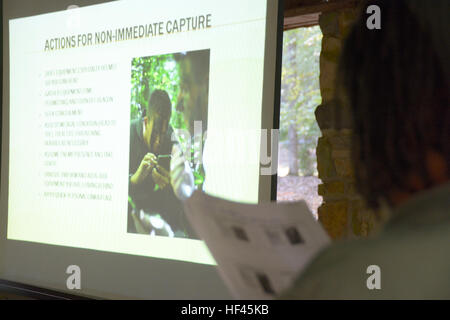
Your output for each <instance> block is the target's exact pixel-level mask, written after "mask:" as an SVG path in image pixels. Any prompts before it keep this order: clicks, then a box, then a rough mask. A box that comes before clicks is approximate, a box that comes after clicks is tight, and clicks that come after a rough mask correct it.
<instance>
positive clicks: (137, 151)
mask: <svg viewBox="0 0 450 320" xmlns="http://www.w3.org/2000/svg"><path fill="white" fill-rule="evenodd" d="M145 113H146V114H145V115H144V116H143V117H141V118H139V119H136V120H133V121H132V122H131V126H130V128H131V130H130V166H129V208H128V213H129V214H128V232H134V233H142V234H155V235H166V236H184V233H183V231H182V230H183V226H182V225H181V224H180V216H181V215H182V208H181V205H180V203H179V201H177V199H176V197H175V195H174V194H173V190H172V188H171V187H170V177H169V168H170V153H171V150H172V142H171V129H170V126H169V120H170V117H171V113H172V104H171V102H170V98H169V96H168V94H167V92H166V91H163V90H154V91H153V92H152V94H151V96H150V100H149V103H148V107H147V109H146V110H145Z"/></svg>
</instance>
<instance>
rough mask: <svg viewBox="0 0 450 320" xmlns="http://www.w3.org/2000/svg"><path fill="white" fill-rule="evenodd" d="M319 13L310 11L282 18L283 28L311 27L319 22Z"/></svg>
mask: <svg viewBox="0 0 450 320" xmlns="http://www.w3.org/2000/svg"><path fill="white" fill-rule="evenodd" d="M319 15H320V13H311V14H305V15H301V16H295V17H287V18H286V17H285V18H284V28H283V29H284V30H285V31H286V30H290V29H295V28H300V27H311V26H316V25H318V24H319Z"/></svg>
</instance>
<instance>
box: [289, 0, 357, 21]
mask: <svg viewBox="0 0 450 320" xmlns="http://www.w3.org/2000/svg"><path fill="white" fill-rule="evenodd" d="M358 2H359V1H358V0H342V1H336V2H328V3H327V2H323V3H318V4H313V5H308V6H306V5H305V6H299V7H296V8H290V9H286V10H284V17H285V18H289V17H295V16H301V15H305V14H311V13H319V12H328V11H335V10H340V9H345V8H352V7H356V6H357V5H358Z"/></svg>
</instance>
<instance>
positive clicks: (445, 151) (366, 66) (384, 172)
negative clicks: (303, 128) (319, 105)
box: [337, 0, 450, 208]
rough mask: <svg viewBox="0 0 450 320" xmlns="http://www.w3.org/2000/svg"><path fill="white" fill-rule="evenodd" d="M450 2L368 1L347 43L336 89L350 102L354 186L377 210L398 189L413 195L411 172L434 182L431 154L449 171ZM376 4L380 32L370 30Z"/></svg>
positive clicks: (438, 0)
mask: <svg viewBox="0 0 450 320" xmlns="http://www.w3.org/2000/svg"><path fill="white" fill-rule="evenodd" d="M449 3H450V1H448V0H433V1H429V0H428V1H427V0H395V1H394V0H379V1H367V2H366V3H364V5H363V6H362V8H363V12H362V14H361V15H360V17H359V18H358V19H357V21H356V23H355V24H354V26H353V28H352V29H351V31H350V33H349V36H348V38H347V39H346V42H345V44H344V47H343V51H342V55H341V60H340V64H339V70H338V77H337V81H338V83H337V85H338V86H339V88H338V90H337V91H342V92H343V95H344V96H345V97H346V99H348V103H349V105H350V110H351V115H352V122H353V132H354V138H353V143H352V145H353V147H352V149H353V150H352V158H353V164H354V167H355V174H356V182H357V186H358V189H359V191H360V192H361V193H362V195H363V196H364V198H365V199H366V201H367V202H368V205H369V206H370V207H372V208H377V207H378V206H379V200H380V198H384V199H387V200H388V201H389V198H388V192H390V190H393V189H394V188H395V189H398V190H409V185H408V184H407V183H406V177H407V176H408V174H410V173H411V172H414V173H416V174H418V175H419V176H420V178H421V179H422V180H423V182H424V183H425V184H426V185H427V186H431V185H432V181H431V180H430V177H429V175H428V173H427V170H426V167H425V165H426V160H425V151H426V150H433V151H435V152H438V153H439V154H441V155H443V157H444V158H445V160H446V162H447V164H448V166H447V168H450V160H449V159H450V143H449V142H450V136H449V127H450V126H449V124H450V112H449V91H448V85H449V81H448V76H449V57H450V52H449V41H448V32H449V30H450V28H449V23H448V16H447V15H448V13H449V12H450V10H449V9H450V8H449ZM373 4H374V5H378V6H379V7H380V9H381V29H379V30H377V29H374V30H369V29H368V28H367V26H366V20H367V18H368V17H369V15H368V14H366V8H367V7H368V6H369V5H373ZM341 89H343V90H341ZM411 191H412V190H411Z"/></svg>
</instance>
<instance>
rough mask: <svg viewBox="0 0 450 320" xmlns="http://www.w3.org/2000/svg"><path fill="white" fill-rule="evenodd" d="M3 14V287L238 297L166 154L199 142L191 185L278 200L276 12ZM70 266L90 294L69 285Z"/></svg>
mask: <svg viewBox="0 0 450 320" xmlns="http://www.w3.org/2000/svg"><path fill="white" fill-rule="evenodd" d="M2 9H3V19H2V20H3V86H2V87H3V88H2V97H3V99H2V102H3V107H2V148H1V215H0V226H1V229H0V279H3V280H7V281H14V282H17V283H19V284H26V285H33V286H37V287H40V288H46V289H51V290H56V291H58V292H65V293H71V294H75V295H80V296H90V297H99V298H112V299H114V298H126V299H129V298H138V299H211V298H213V299H221V298H225V299H226V298H229V297H230V296H229V293H228V291H227V289H226V288H225V286H224V284H223V282H222V280H221V279H220V278H219V275H218V273H217V271H216V266H215V261H214V259H213V258H212V256H211V255H210V253H209V251H208V249H207V247H206V246H205V244H204V243H203V241H201V239H198V238H197V236H196V234H195V231H194V230H192V227H191V226H190V225H189V223H188V221H187V219H186V218H185V217H184V215H183V209H182V202H181V201H180V200H179V199H178V198H177V197H176V192H174V191H173V188H172V186H171V181H170V175H169V172H170V162H171V157H172V154H171V151H172V147H173V145H174V144H176V143H178V144H179V145H181V146H182V147H183V148H184V149H185V151H186V150H189V152H191V149H190V148H191V144H192V145H195V144H196V143H198V142H199V141H200V144H201V147H200V150H201V151H202V161H200V162H196V163H193V164H192V168H191V170H192V171H193V172H194V176H195V188H196V189H199V190H202V191H204V192H206V193H208V194H212V195H215V196H218V197H221V198H225V199H229V200H233V201H241V202H248V203H256V202H259V201H270V200H271V199H272V198H273V192H272V190H273V188H274V185H273V183H272V181H273V177H274V175H273V174H274V172H270V170H269V173H267V172H268V171H267V170H265V171H264V170H263V169H267V168H264V166H266V167H267V165H269V166H270V162H271V161H272V162H274V163H275V166H276V161H277V160H276V152H274V151H275V150H272V155H271V156H266V155H265V153H266V150H267V146H266V145H265V142H266V140H267V139H266V138H265V136H263V135H261V129H272V128H274V127H275V128H276V126H277V117H278V112H279V76H280V71H279V69H280V67H279V66H280V54H279V48H280V45H279V41H280V38H281V34H282V33H281V32H280V31H281V25H282V19H280V17H282V16H281V15H280V12H281V11H280V8H279V4H278V1H275V0H246V1H240V0H230V1H212V0H192V1H184V0H167V1H148V0H128V1H125V0H123V1H110V2H109V1H93V0H85V1H78V2H77V3H74V2H73V1H65V0H45V1H44V0H43V1H39V2H36V1H32V0H20V1H19V0H6V1H3V8H2ZM197 137H200V138H197ZM269 140H270V138H269ZM186 141H188V142H189V143H191V144H189V143H187V142H186ZM261 141H263V143H261ZM274 144H275V145H276V142H275V143H274ZM262 152H264V155H262V154H261V153H262ZM269 153H270V152H269ZM193 158H195V155H193ZM262 158H264V159H265V160H266V159H269V160H267V161H263V163H261V159H262ZM263 171H264V172H265V173H264V174H261V172H263ZM69 266H77V267H79V269H80V271H81V279H82V280H81V283H82V285H81V288H80V289H77V290H70V288H68V287H67V278H68V273H67V270H68V267H69Z"/></svg>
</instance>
